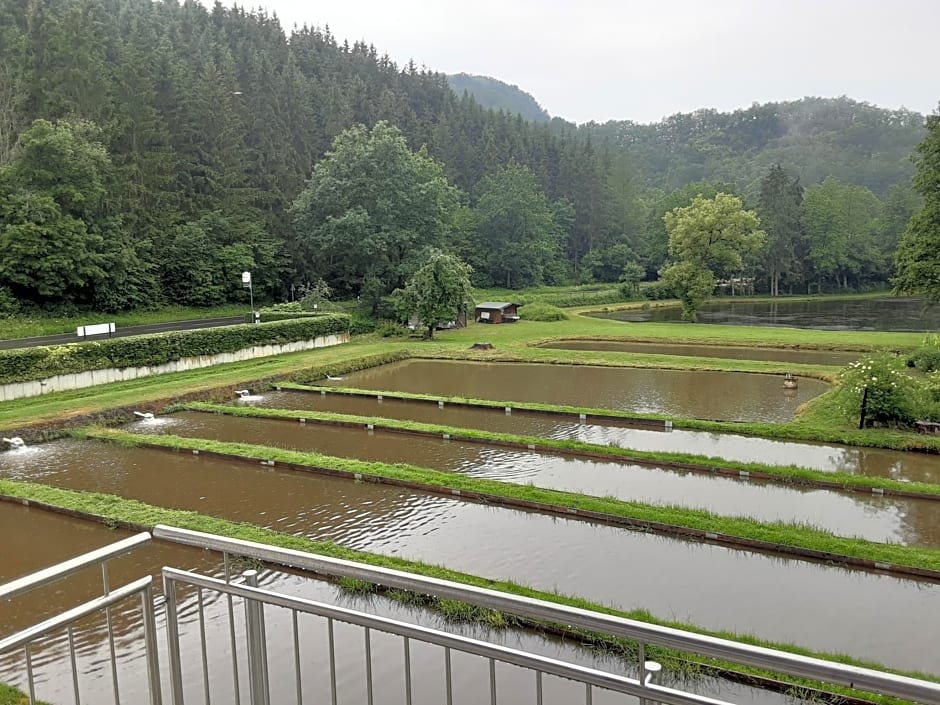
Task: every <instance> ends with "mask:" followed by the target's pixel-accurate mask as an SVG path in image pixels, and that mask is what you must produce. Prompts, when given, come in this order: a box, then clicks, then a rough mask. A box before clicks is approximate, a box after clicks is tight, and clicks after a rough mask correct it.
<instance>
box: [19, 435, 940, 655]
mask: <svg viewBox="0 0 940 705" xmlns="http://www.w3.org/2000/svg"><path fill="white" fill-rule="evenodd" d="M53 448H54V449H55V452H50V453H49V454H48V455H47V459H46V462H45V463H44V464H43V467H42V468H36V469H35V475H34V477H32V478H31V479H34V480H40V481H42V482H44V483H47V484H50V485H55V486H62V487H70V488H76V489H83V490H93V491H100V492H109V493H114V494H119V495H121V496H124V497H128V498H135V499H139V500H141V501H144V502H147V503H151V504H156V505H160V506H167V507H175V508H181V509H190V510H196V511H200V512H202V513H204V514H208V515H215V516H222V517H226V518H229V519H235V520H240V521H250V522H254V523H259V524H264V525H267V526H270V527H272V528H274V529H277V530H279V531H284V532H287V533H293V534H300V535H304V536H308V537H310V538H312V539H319V540H332V541H336V542H337V543H340V544H342V545H345V546H349V547H351V548H356V549H363V550H369V551H376V552H379V553H384V554H392V555H401V556H402V557H405V558H409V559H414V560H420V561H423V562H427V563H432V564H443V565H446V566H448V567H450V568H453V569H455V570H461V571H465V572H469V573H474V574H478V575H486V576H489V577H493V578H507V579H511V580H515V581H518V582H521V583H525V584H530V585H533V586H534V587H537V588H540V589H543V590H559V591H561V592H564V593H568V594H578V595H581V596H583V597H585V598H587V599H589V600H593V601H596V602H599V603H603V604H611V605H616V606H619V607H622V608H633V607H642V608H645V609H648V610H650V611H651V612H652V613H653V614H656V615H659V616H661V617H667V618H669V617H672V618H676V619H679V620H684V621H688V622H690V623H694V624H698V625H700V626H702V627H704V628H709V629H728V630H732V631H737V632H748V633H753V634H756V635H758V636H761V637H763V638H767V639H774V640H778V641H787V642H793V643H799V644H802V645H804V646H807V647H811V648H816V649H821V650H826V651H838V652H845V653H851V654H853V655H856V656H859V657H864V658H872V659H875V660H878V661H881V662H884V663H886V664H888V665H892V666H898V667H902V668H911V669H921V670H923V671H926V672H933V673H940V664H938V658H940V656H938V654H937V653H936V651H935V650H934V649H933V645H934V639H935V634H936V633H937V632H938V630H940V585H935V584H930V583H924V582H919V581H914V580H902V579H898V578H894V577H890V576H887V575H879V574H874V573H867V572H863V571H857V570H846V569H843V568H838V567H834V566H827V565H817V564H813V563H810V562H808V561H801V560H791V559H786V558H779V557H771V556H767V555H762V554H759V553H753V552H748V551H741V550H731V549H728V548H724V547H720V546H714V545H707V544H699V543H695V542H689V541H682V540H678V539H673V538H667V537H662V536H655V535H650V534H645V533H642V532H634V531H627V530H623V529H619V528H614V527H610V526H603V525H595V524H590V523H586V522H582V521H572V520H568V519H564V518H558V517H549V516H544V515H540V514H532V513H526V512H522V511H516V510H507V509H500V508H493V507H488V506H484V505H480V504H472V503H469V502H466V501H461V500H457V499H455V498H452V497H450V496H434V495H429V494H423V493H418V492H408V491H405V490H403V489H400V488H393V487H386V486H379V485H372V484H370V483H355V482H350V481H344V480H336V479H329V478H321V477H316V476H310V475H305V474H302V473H291V472H278V471H275V470H272V469H269V468H261V467H258V466H254V465H249V464H246V463H236V462H228V461H222V460H217V459H211V458H208V457H203V456H193V455H191V454H182V453H167V452H161V451H152V450H144V449H139V448H138V449H135V448H121V447H118V446H113V445H107V444H103V443H96V442H84V443H82V442H78V441H57V442H56V443H54V444H50V450H52V449H53ZM4 460H5V458H2V457H0V473H4V470H3V468H4V467H5V463H4ZM17 472H18V473H20V474H23V472H24V471H23V469H19V470H18V471H17ZM872 605H878V609H877V610H874V609H871V606H872Z"/></svg>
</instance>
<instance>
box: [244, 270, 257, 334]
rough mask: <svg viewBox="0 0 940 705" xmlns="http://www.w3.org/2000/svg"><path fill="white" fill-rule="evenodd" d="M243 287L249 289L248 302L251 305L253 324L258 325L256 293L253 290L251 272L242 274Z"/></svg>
mask: <svg viewBox="0 0 940 705" xmlns="http://www.w3.org/2000/svg"><path fill="white" fill-rule="evenodd" d="M242 286H243V287H244V288H246V289H248V300H249V302H250V305H251V322H252V323H257V322H258V316H256V315H255V292H254V289H252V288H251V272H242Z"/></svg>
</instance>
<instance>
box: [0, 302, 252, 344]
mask: <svg viewBox="0 0 940 705" xmlns="http://www.w3.org/2000/svg"><path fill="white" fill-rule="evenodd" d="M249 310H250V308H249V306H248V304H247V303H244V304H225V305H224V306H213V307H209V308H204V307H195V306H164V307H162V308H158V309H154V310H153V311H130V312H127V313H82V314H78V315H75V316H53V315H45V314H28V315H19V316H13V317H11V318H5V319H4V320H3V325H2V326H0V330H2V331H3V333H2V336H3V338H2V339H3V340H10V339H13V338H31V337H33V336H37V335H57V334H59V333H74V332H75V329H76V328H78V327H79V326H83V325H89V324H92V323H112V322H113V323H115V324H116V325H117V327H118V328H126V327H129V326H144V325H150V324H153V323H166V322H169V321H186V320H194V319H197V318H223V317H227V316H242V315H244V314H246V313H248V312H249Z"/></svg>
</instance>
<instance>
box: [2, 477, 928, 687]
mask: <svg viewBox="0 0 940 705" xmlns="http://www.w3.org/2000/svg"><path fill="white" fill-rule="evenodd" d="M0 496H2V497H6V498H12V501H16V502H25V503H29V504H32V505H34V506H38V507H43V508H47V509H54V510H58V511H62V512H64V513H66V514H70V515H72V516H78V517H81V518H86V519H94V520H97V521H101V522H102V523H105V524H107V525H109V526H113V527H121V528H127V529H131V530H151V529H153V527H154V526H155V525H157V524H166V525H169V526H175V527H179V528H183V529H191V530H193V531H202V532H206V533H210V534H216V535H218V536H226V537H229V538H235V539H242V540H245V541H255V542H257V543H262V544H267V545H271V546H277V547H280V548H287V549H293V550H297V551H306V552H309V553H317V554H321V555H324V556H331V557H335V558H341V559H345V560H351V561H358V562H361V563H368V564H370V565H375V566H382V567H386V568H393V569H395V570H402V571H407V572H410V573H415V574H418V575H424V576H428V577H432V578H439V579H442V580H449V581H452V582H457V583H463V584H466V585H473V586H477V587H483V588H488V589H491V590H499V591H502V592H507V593H510V594H513V595H520V596H523V597H529V598H533V599H537V600H545V601H548V602H555V603H558V604H562V605H568V606H571V607H577V608H580V609H585V610H591V611H594V612H599V613H603V614H609V615H615V616H618V617H624V618H626V619H633V620H637V621H642V622H648V623H652V624H659V625H662V626H667V627H672V628H675V629H682V630H685V631H690V632H695V633H698V634H706V635H709V636H715V637H718V638H722V639H731V640H734V641H739V642H742V643H746V644H753V645H756V646H763V647H767V648H770V649H777V650H780V651H788V652H791V653H796V654H802V655H805V656H813V657H815V658H821V659H826V660H830V661H836V662H839V663H844V664H848V665H853V666H860V667H863V668H871V669H875V670H879V671H886V672H889V673H897V674H899V675H904V676H909V677H912V678H920V679H923V680H930V681H934V682H940V675H937V676H934V675H927V674H923V673H919V672H913V671H902V670H899V669H889V668H887V667H885V666H883V665H881V664H878V663H875V662H872V661H866V660H863V659H857V658H854V657H852V656H849V655H846V654H830V653H824V652H816V651H812V650H809V649H806V648H803V647H801V646H798V645H795V644H787V643H779V642H772V641H767V640H763V639H758V638H756V637H754V636H751V635H748V634H735V633H733V632H726V631H712V630H705V629H701V628H698V627H696V626H695V625H690V624H686V623H682V622H679V621H675V620H664V619H659V618H657V617H655V616H653V615H651V614H650V613H649V612H647V611H645V610H617V609H613V608H611V607H608V606H606V605H601V604H597V603H594V602H590V601H588V600H585V599H583V598H580V597H577V596H572V595H563V594H560V593H557V592H554V593H553V592H546V591H543V590H536V589H533V588H530V587H527V586H525V585H520V584H518V583H514V582H511V581H506V580H496V579H491V578H486V577H482V576H477V575H472V574H469V573H462V572H459V571H455V570H451V569H448V568H445V567H442V566H434V565H428V564H426V563H420V562H417V561H410V560H407V559H404V558H398V557H395V556H387V555H381V554H376V553H368V552H365V551H356V550H353V549H348V548H344V547H342V546H338V545H337V544H335V543H331V542H324V541H313V540H311V539H307V538H303V537H300V536H292V535H289V534H284V533H280V532H277V531H274V530H272V529H267V528H263V527H260V526H255V525H252V524H246V523H240V522H234V521H229V520H226V519H219V518H215V517H210V516H206V515H203V514H198V513H196V512H190V511H181V510H175V509H167V508H164V507H157V506H154V505H150V504H145V503H142V502H138V501H136V500H131V499H125V498H123V497H118V496H115V495H108V494H101V493H91V492H78V491H75V490H68V489H62V488H57V487H48V486H45V485H39V484H34V483H27V482H19V481H10V480H0ZM354 587H359V588H360V589H365V586H362V585H359V586H354ZM402 597H404V596H402ZM416 599H418V600H420V601H421V604H423V605H424V606H428V607H432V608H437V609H438V611H440V612H441V613H442V614H444V615H445V616H449V617H451V618H453V617H458V618H460V619H462V620H474V621H479V622H481V623H483V624H486V625H489V626H495V627H499V626H503V625H519V626H531V627H534V628H539V627H540V626H544V625H540V624H538V623H530V622H528V621H525V620H522V619H518V618H514V617H511V616H508V615H499V614H497V613H493V612H492V611H491V610H480V609H477V608H473V607H469V606H466V605H464V606H462V607H463V608H462V607H461V606H460V605H457V604H444V605H440V604H436V603H441V602H451V603H452V601H443V600H437V601H435V600H433V599H432V600H428V599H427V598H423V597H418V598H416ZM555 626H558V629H560V631H559V632H556V633H561V634H565V633H568V634H570V630H567V628H565V627H564V626H563V625H555ZM574 636H575V637H577V636H578V635H574ZM590 637H591V638H590V639H589V640H586V641H587V643H588V644H589V645H590V646H591V647H592V648H602V649H604V650H607V651H609V652H610V653H612V654H617V655H620V656H621V657H625V658H629V659H630V660H631V662H632V663H636V655H637V649H636V645H635V644H634V643H631V642H628V641H625V640H622V639H617V638H614V637H611V636H609V635H603V634H592V635H590ZM646 655H647V657H648V658H655V659H656V660H659V661H662V662H664V663H665V664H666V665H667V668H670V667H674V666H675V665H677V664H679V663H681V662H682V661H688V660H694V661H697V662H700V663H702V664H703V665H705V666H706V667H708V668H717V669H719V671H727V672H730V673H732V674H734V673H740V674H746V675H753V676H755V677H757V678H769V679H775V678H776V676H775V674H771V673H767V672H766V671H761V670H759V669H754V668H750V667H747V666H740V665H737V664H729V663H724V662H721V661H717V660H712V659H702V658H700V657H696V656H695V655H694V654H683V653H678V652H675V651H669V650H666V649H662V648H658V647H647V652H646ZM788 682H790V683H792V684H793V686H795V687H797V688H799V687H809V688H816V689H821V690H824V691H827V692H831V693H838V694H843V695H846V696H848V697H853V698H861V699H864V700H866V701H869V702H874V703H881V704H884V705H889V704H891V705H894V704H897V703H901V702H903V701H899V700H897V699H894V698H887V697H881V696H877V695H869V694H864V693H858V692H857V691H854V690H851V689H849V688H842V687H839V686H826V685H822V684H819V683H816V682H812V681H808V680H804V679H790V680H788ZM13 702H17V701H13Z"/></svg>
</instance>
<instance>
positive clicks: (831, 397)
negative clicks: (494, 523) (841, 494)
mask: <svg viewBox="0 0 940 705" xmlns="http://www.w3.org/2000/svg"><path fill="white" fill-rule="evenodd" d="M321 379H322V378H321ZM276 386H277V387H279V388H281V389H287V390H293V391H298V392H321V391H326V392H327V393H330V394H347V395H350V396H367V397H375V396H377V395H379V394H381V395H382V396H383V397H384V398H387V399H401V400H406V401H416V402H428V403H435V404H436V403H438V402H441V401H443V402H444V403H445V404H455V405H465V406H475V407H481V408H490V409H498V410H501V409H503V408H505V407H507V406H509V407H512V408H513V409H518V410H520V411H535V412H540V413H549V414H559V415H574V416H579V415H580V414H584V415H586V416H587V417H588V419H591V418H592V417H593V418H594V419H599V420H602V421H603V420H605V419H623V420H624V421H627V422H628V421H630V420H640V421H642V420H652V421H664V420H671V421H672V423H673V427H674V428H677V429H684V430H688V431H706V432H708V433H729V434H737V435H745V436H758V437H761V438H773V439H778V440H791V441H811V442H817V443H839V444H843V445H851V446H861V447H867V448H886V449H889V450H903V451H912V452H921V453H940V436H928V435H923V434H918V433H914V432H913V431H900V430H897V429H888V428H866V429H864V430H859V429H858V428H857V427H855V426H854V425H853V424H852V423H850V422H849V421H848V420H846V419H845V416H844V413H843V412H842V410H841V409H840V408H839V404H838V399H837V398H836V394H835V390H830V391H828V392H825V393H823V394H821V395H819V396H818V397H816V398H815V399H810V400H809V401H808V402H806V403H805V404H803V406H802V407H801V408H800V410H799V411H798V413H797V415H796V418H794V419H793V420H792V421H788V422H786V423H779V424H774V423H746V422H740V421H704V420H701V419H690V418H677V417H672V418H670V417H667V416H664V415H662V414H640V413H636V412H629V411H620V410H617V409H598V408H594V407H581V406H564V405H558V404H539V403H534V402H515V401H497V400H493V399H474V398H466V397H443V396H435V395H431V394H413V393H410V392H396V391H384V390H375V389H356V388H353V387H322V386H309V385H305V384H297V383H296V382H290V381H281V382H277V383H276Z"/></svg>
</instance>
